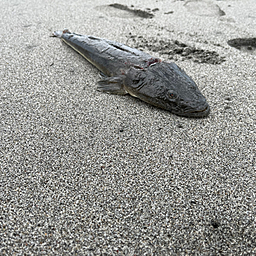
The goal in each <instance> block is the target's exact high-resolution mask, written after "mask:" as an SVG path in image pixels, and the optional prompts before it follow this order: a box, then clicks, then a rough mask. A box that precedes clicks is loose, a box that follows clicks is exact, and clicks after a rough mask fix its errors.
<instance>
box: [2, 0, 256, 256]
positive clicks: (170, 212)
mask: <svg viewBox="0 0 256 256" xmlns="http://www.w3.org/2000/svg"><path fill="white" fill-rule="evenodd" d="M59 2H61V3H59ZM120 2H121V1H120ZM110 3H113V2H111V1H103V0H102V1H100V0H96V1H81V0H77V1H18V0H16V1H15V0H10V1H3V2H2V3H1V19H0V27H1V37H0V49H1V62H0V74H1V76H0V77H1V79H0V88H1V93H0V97H1V99H0V104H1V106H0V111H1V112H0V113H1V117H0V120H1V121H0V122H1V127H0V128H1V130H0V132H1V145H0V181H1V185H0V200H1V204H0V255H5V254H6V255H100V254H104V253H105V255H152V254H154V255H168V254H173V255H191V254H196V255H242V254H247V255H248V254H250V255H252V254H256V240H255V238H256V220H255V218H256V204H255V195H256V189H255V188H256V182H255V180H256V174H255V170H256V167H255V161H256V151H255V144H256V135H255V129H256V122H255V121H256V111H255V110H256V101H255V87H256V79H255V77H256V75H255V74H256V56H255V55H253V54H250V53H247V52H243V51H240V50H238V49H236V48H233V47H230V46H229V45H228V44H227V41H228V40H230V39H234V38H248V37H256V34H255V27H256V15H255V13H256V2H255V0H248V1H245V0H240V1H239V0H237V1H235V0H234V1H229V0H227V1H224V0H223V1H211V4H205V3H202V2H200V1H199V2H192V3H188V4H186V5H185V6H184V3H185V2H184V1H169V0H159V1H153V0H150V1H139V2H138V1H128V0H127V1H122V4H126V5H128V6H129V7H130V6H131V5H134V7H133V8H134V9H141V10H144V11H148V12H150V13H153V14H154V17H153V18H151V19H150V18H142V17H137V16H134V14H133V13H132V12H128V11H125V10H118V9H115V8H112V9H109V7H108V6H102V5H104V4H105V5H106V4H110ZM196 4H198V7H197V6H196ZM216 4H217V5H218V7H217V6H216ZM95 7H96V8H95ZM146 8H150V9H151V10H146ZM155 8H158V9H159V10H154V11H152V10H153V9H155ZM203 8H205V10H206V11H205V12H204V11H203ZM218 8H219V9H218ZM223 12H224V13H225V15H224V14H223ZM64 28H68V29H70V30H71V31H73V32H77V33H81V34H91V35H94V36H99V37H103V38H108V39H111V40H115V41H118V42H122V43H127V44H129V45H130V46H138V45H139V42H140V39H141V40H144V42H146V41H150V42H151V46H152V45H154V44H156V45H160V46H161V45H163V44H164V43H163V42H168V40H178V41H179V42H183V43H185V44H186V45H189V46H190V47H195V48H196V49H201V50H203V52H206V53H207V51H209V52H216V53H217V54H218V56H219V57H221V58H223V59H225V61H224V62H221V63H219V64H209V63H207V62H206V63H200V62H201V59H200V58H199V59H196V58H195V59H194V57H193V56H192V57H191V58H186V56H181V55H174V56H172V59H171V60H169V61H173V60H175V62H176V63H177V64H178V65H179V66H180V67H182V68H183V69H185V71H186V72H187V73H188V74H189V75H190V76H191V77H192V78H193V79H194V80H195V81H196V82H197V84H198V87H199V88H200V90H201V91H202V93H203V94H204V95H205V97H206V98H207V100H208V102H209V104H210V106H211V113H210V116H209V117H208V118H205V119H188V118H183V117H178V116H175V115H173V114H171V113H169V112H167V111H163V110H160V109H157V108H155V107H152V106H150V105H148V104H145V103H143V102H142V101H140V100H138V99H135V98H133V97H131V96H117V95H108V94H104V93H101V92H98V91H96V82H97V80H99V79H100V77H99V72H98V71H97V69H95V68H94V67H93V66H92V65H90V64H89V63H88V62H86V61H85V60H84V59H83V58H82V57H81V56H79V55H78V54H76V53H75V52H74V51H73V50H72V49H70V48H68V47H67V46H66V45H64V44H62V43H61V42H60V40H59V39H56V38H51V37H49V36H50V35H51V32H52V31H54V30H59V29H64ZM154 40H155V41H154ZM159 40H162V41H161V42H159ZM152 42H153V43H152ZM154 42H155V43H154ZM144 46H145V47H144ZM163 47H164V46H163ZM140 48H142V49H143V50H145V51H149V52H150V53H151V54H153V55H154V56H156V57H160V58H162V59H165V60H168V59H169V57H170V56H169V55H168V54H167V53H165V52H164V51H156V52H154V49H155V48H152V47H151V48H150V49H147V47H146V43H145V45H140ZM210 57H211V56H210Z"/></svg>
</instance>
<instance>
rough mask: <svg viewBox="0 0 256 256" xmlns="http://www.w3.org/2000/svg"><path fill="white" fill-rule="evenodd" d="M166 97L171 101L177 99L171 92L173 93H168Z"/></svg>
mask: <svg viewBox="0 0 256 256" xmlns="http://www.w3.org/2000/svg"><path fill="white" fill-rule="evenodd" d="M168 96H169V98H170V99H172V100H175V99H177V98H178V95H177V94H176V93H175V92H173V91H170V92H169V93H168Z"/></svg>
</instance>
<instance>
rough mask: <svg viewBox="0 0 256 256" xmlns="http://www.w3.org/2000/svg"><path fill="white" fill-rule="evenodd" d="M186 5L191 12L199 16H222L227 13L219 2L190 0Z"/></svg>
mask: <svg viewBox="0 0 256 256" xmlns="http://www.w3.org/2000/svg"><path fill="white" fill-rule="evenodd" d="M184 6H185V7H186V8H187V10H188V11H189V12H191V13H193V14H195V15H199V16H212V17H214V16H215V17H220V16H224V15H225V12H224V11H222V10H221V9H220V7H219V6H218V5H217V4H214V3H211V2H209V1H203V0H188V1H187V2H186V3H185V4H184Z"/></svg>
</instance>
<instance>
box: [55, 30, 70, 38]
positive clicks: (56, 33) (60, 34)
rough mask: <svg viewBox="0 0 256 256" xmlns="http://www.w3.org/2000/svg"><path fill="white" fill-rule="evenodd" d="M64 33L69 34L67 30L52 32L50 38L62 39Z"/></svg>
mask: <svg viewBox="0 0 256 256" xmlns="http://www.w3.org/2000/svg"><path fill="white" fill-rule="evenodd" d="M66 33H68V34H70V33H71V32H70V31H69V30H68V29H64V30H63V31H60V30H59V31H54V32H53V33H52V36H53V37H62V35H63V34H66Z"/></svg>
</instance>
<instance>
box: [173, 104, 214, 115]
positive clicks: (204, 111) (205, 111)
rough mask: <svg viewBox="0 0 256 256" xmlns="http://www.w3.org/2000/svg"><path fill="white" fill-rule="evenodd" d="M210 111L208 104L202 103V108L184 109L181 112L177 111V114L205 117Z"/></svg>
mask: <svg viewBox="0 0 256 256" xmlns="http://www.w3.org/2000/svg"><path fill="white" fill-rule="evenodd" d="M209 113H210V107H209V105H208V104H207V105H204V106H203V107H202V108H200V109H197V110H190V111H186V112H183V113H179V114H178V115H180V116H185V117H195V118H196V117H198V118H200V117H207V116H208V115H209Z"/></svg>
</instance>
